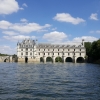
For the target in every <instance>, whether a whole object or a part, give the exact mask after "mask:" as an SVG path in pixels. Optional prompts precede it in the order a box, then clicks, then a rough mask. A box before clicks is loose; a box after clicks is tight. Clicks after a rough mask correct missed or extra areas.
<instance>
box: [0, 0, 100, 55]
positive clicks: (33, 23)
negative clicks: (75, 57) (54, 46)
mask: <svg viewBox="0 0 100 100" xmlns="http://www.w3.org/2000/svg"><path fill="white" fill-rule="evenodd" d="M27 38H28V39H29V38H30V39H33V40H38V43H64V44H70V43H80V42H81V41H82V39H84V41H86V42H93V41H96V40H98V39H100V0H0V53H6V54H16V52H17V42H18V41H19V42H21V41H22V40H23V39H27Z"/></svg>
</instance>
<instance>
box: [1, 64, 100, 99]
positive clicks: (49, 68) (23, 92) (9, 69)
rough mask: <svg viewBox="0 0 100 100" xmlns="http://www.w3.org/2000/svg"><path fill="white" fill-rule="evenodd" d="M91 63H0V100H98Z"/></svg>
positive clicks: (98, 76) (98, 72)
mask: <svg viewBox="0 0 100 100" xmlns="http://www.w3.org/2000/svg"><path fill="white" fill-rule="evenodd" d="M99 98H100V67H99V66H98V65H95V64H85V63H84V64H73V63H65V64H62V63H56V64H52V63H48V64H42V63H41V64H24V63H23V64H18V63H0V100H95V99H96V100H99Z"/></svg>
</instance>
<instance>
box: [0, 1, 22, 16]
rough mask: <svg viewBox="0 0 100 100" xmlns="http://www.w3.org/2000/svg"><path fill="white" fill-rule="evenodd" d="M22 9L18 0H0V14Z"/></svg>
mask: <svg viewBox="0 0 100 100" xmlns="http://www.w3.org/2000/svg"><path fill="white" fill-rule="evenodd" d="M18 10H20V7H19V5H18V2H17V1H16V0H0V14H4V15H8V14H12V13H14V12H17V11H18Z"/></svg>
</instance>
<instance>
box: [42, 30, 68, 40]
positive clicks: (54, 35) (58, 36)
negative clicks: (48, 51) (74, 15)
mask: <svg viewBox="0 0 100 100" xmlns="http://www.w3.org/2000/svg"><path fill="white" fill-rule="evenodd" d="M43 38H44V39H46V40H47V41H49V42H62V41H63V40H64V39H66V38H67V35H66V34H65V33H64V32H58V31H54V32H50V33H47V34H44V36H43Z"/></svg>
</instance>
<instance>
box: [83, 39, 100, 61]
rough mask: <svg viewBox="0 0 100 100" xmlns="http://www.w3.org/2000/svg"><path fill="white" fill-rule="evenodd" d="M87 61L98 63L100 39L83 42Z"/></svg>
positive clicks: (99, 58)
mask: <svg viewBox="0 0 100 100" xmlns="http://www.w3.org/2000/svg"><path fill="white" fill-rule="evenodd" d="M85 48H86V55H87V57H86V58H87V62H90V63H100V39H99V40H97V41H94V42H92V43H91V42H85Z"/></svg>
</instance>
